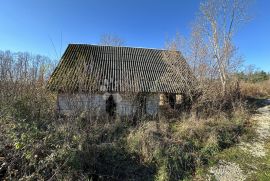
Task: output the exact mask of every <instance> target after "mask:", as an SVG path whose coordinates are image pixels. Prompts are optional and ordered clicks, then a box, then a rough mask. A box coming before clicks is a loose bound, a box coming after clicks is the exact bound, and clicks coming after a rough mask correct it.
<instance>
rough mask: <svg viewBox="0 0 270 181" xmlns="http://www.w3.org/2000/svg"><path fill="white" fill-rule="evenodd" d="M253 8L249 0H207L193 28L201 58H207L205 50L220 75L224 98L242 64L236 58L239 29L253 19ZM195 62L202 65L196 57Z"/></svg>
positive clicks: (196, 46)
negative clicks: (236, 40)
mask: <svg viewBox="0 0 270 181" xmlns="http://www.w3.org/2000/svg"><path fill="white" fill-rule="evenodd" d="M249 4H250V3H249V2H248V1H245V0H206V1H205V2H203V3H201V5H200V13H199V15H198V18H197V20H196V22H195V24H194V26H193V27H194V29H193V34H192V35H193V36H195V39H196V40H199V41H198V42H196V41H195V42H194V43H195V44H194V47H193V48H195V52H196V53H198V54H200V53H202V54H204V50H205V51H207V53H208V54H209V57H208V58H210V60H209V61H210V62H209V63H210V64H211V66H212V68H213V70H215V71H217V73H218V78H219V80H220V83H221V85H222V90H223V94H226V88H227V83H228V79H229V74H230V72H231V71H232V70H235V68H237V66H238V65H239V62H240V61H241V60H242V59H241V58H239V57H237V56H236V55H237V54H236V52H237V49H236V47H235V45H234V44H233V38H234V36H235V34H236V32H237V30H238V29H239V27H240V26H241V25H242V24H243V23H245V22H247V20H248V18H249V17H248V15H247V12H248V7H249ZM196 36H197V37H196ZM198 46H202V47H198ZM196 48H197V50H196ZM194 58H195V61H198V60H196V59H197V58H198V57H197V58H196V55H195V57H194ZM211 61H212V62H211Z"/></svg>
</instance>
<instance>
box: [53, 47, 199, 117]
mask: <svg viewBox="0 0 270 181" xmlns="http://www.w3.org/2000/svg"><path fill="white" fill-rule="evenodd" d="M171 54H172V55H171ZM193 80H194V77H193V75H192V74H191V71H190V68H189V66H188V64H187V63H186V61H185V59H184V58H183V57H182V56H181V53H180V52H177V51H168V50H158V49H147V48H132V47H114V46H99V45H85V44H70V45H69V46H68V47H67V49H66V51H65V52H64V54H63V56H62V58H61V60H60V63H59V64H58V66H57V67H56V69H55V70H54V72H53V74H52V75H51V77H50V80H49V82H48V88H49V89H50V90H52V91H56V92H57V93H58V98H57V109H58V111H59V112H60V113H62V114H68V113H70V112H74V111H89V112H90V113H92V114H96V115H104V114H107V115H119V116H131V115H134V114H147V115H152V116H155V115H157V114H158V112H159V108H160V106H161V105H165V104H169V105H170V107H172V108H173V107H174V106H175V105H176V104H178V103H180V100H181V97H182V98H183V96H185V95H186V94H187V92H188V91H189V90H190V87H191V85H192V82H193Z"/></svg>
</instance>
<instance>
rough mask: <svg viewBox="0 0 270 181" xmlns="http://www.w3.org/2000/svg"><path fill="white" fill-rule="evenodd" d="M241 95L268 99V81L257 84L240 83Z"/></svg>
mask: <svg viewBox="0 0 270 181" xmlns="http://www.w3.org/2000/svg"><path fill="white" fill-rule="evenodd" d="M240 88H241V93H242V95H243V96H245V97H269V96H270V80H266V81H263V82H258V83H250V82H241V84H240Z"/></svg>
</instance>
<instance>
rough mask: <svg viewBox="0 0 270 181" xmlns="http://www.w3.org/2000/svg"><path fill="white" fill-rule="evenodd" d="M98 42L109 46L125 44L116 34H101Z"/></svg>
mask: <svg viewBox="0 0 270 181" xmlns="http://www.w3.org/2000/svg"><path fill="white" fill-rule="evenodd" d="M99 44H100V45H109V46H123V45H125V41H124V40H123V39H122V38H120V37H118V36H117V35H112V34H104V35H102V36H101V38H100V42H99Z"/></svg>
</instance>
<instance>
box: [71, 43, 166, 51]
mask: <svg viewBox="0 0 270 181" xmlns="http://www.w3.org/2000/svg"><path fill="white" fill-rule="evenodd" d="M70 45H77V46H80V45H82V46H96V47H112V48H133V49H146V50H158V51H166V50H167V49H162V48H148V47H131V46H113V45H99V44H87V43H69V44H68V46H70Z"/></svg>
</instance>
